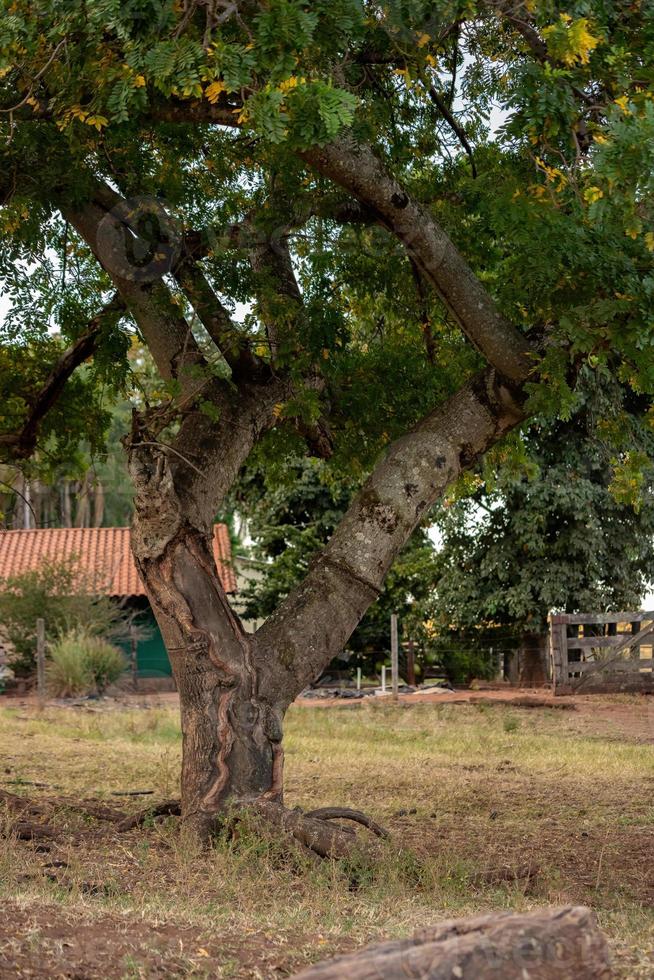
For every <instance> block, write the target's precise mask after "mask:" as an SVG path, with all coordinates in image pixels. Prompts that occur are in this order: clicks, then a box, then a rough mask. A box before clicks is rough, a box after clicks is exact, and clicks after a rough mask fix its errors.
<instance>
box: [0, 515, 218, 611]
mask: <svg viewBox="0 0 654 980" xmlns="http://www.w3.org/2000/svg"><path fill="white" fill-rule="evenodd" d="M213 553H214V558H215V559H216V565H217V567H218V574H219V575H220V580H221V582H222V584H223V587H224V589H225V591H226V592H236V576H235V574H234V569H233V567H232V561H231V559H232V554H231V544H230V539H229V531H228V529H227V527H226V525H225V524H215V525H214V529H213ZM73 556H75V557H76V558H77V560H78V562H79V565H80V567H81V569H82V570H83V571H84V572H85V573H86V574H89V575H92V576H93V577H94V579H95V578H96V577H97V581H98V588H99V590H100V591H102V592H105V593H106V594H107V595H112V596H128V595H129V596H133V595H138V596H140V595H145V589H144V588H143V583H142V582H141V578H140V576H139V573H138V570H137V568H136V565H135V563H134V558H133V557H132V551H131V548H130V529H129V528H128V527H84V528H79V527H63V528H37V529H36V530H30V531H0V579H5V578H8V577H9V576H10V575H20V574H22V573H23V572H27V571H32V570H33V569H35V568H38V567H39V565H40V564H41V563H42V562H43V561H44V560H45V559H48V560H50V561H61V560H62V559H65V558H71V557H73Z"/></svg>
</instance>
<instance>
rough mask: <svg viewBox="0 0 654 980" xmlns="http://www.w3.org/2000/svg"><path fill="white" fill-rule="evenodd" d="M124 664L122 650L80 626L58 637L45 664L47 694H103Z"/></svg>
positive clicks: (125, 665)
mask: <svg viewBox="0 0 654 980" xmlns="http://www.w3.org/2000/svg"><path fill="white" fill-rule="evenodd" d="M126 667H127V662H126V660H125V656H124V654H123V653H122V651H120V650H118V649H117V647H114V646H112V645H111V643H107V641H106V640H103V639H101V637H99V636H93V635H92V634H90V633H89V632H88V631H86V630H83V629H77V630H72V631H71V632H70V633H67V634H66V635H65V636H63V637H62V638H61V639H60V640H58V641H57V642H56V643H55V644H54V645H53V646H52V649H51V651H50V658H49V660H48V663H47V664H46V681H47V685H48V690H49V692H50V694H52V695H53V696H54V697H58V698H66V697H80V696H82V695H87V694H102V693H103V692H104V691H105V690H106V689H107V687H109V685H110V684H113V683H114V682H115V681H117V680H118V678H119V677H120V676H121V674H122V673H123V671H124V670H125V669H126Z"/></svg>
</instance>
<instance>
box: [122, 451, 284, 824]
mask: <svg viewBox="0 0 654 980" xmlns="http://www.w3.org/2000/svg"><path fill="white" fill-rule="evenodd" d="M132 470H133V475H134V474H135V471H136V480H135V484H136V487H137V493H136V498H135V516H134V523H133V528H132V548H133V552H134V556H135V559H136V562H137V565H138V567H139V570H140V572H141V575H142V578H143V581H144V583H145V586H146V589H147V592H148V595H149V597H150V601H151V603H152V606H153V610H154V612H155V615H156V618H157V621H158V624H159V627H160V629H161V632H162V635H163V639H164V642H165V644H166V649H167V651H168V655H169V657H170V662H171V666H172V670H173V674H174V676H175V681H176V683H177V687H178V690H179V696H180V707H181V722H182V736H183V753H182V786H181V789H182V816H183V818H184V820H185V822H186V823H187V824H188V825H190V826H191V827H192V828H193V829H195V830H197V831H198V833H199V834H200V835H202V836H206V835H207V833H208V832H209V831H210V829H211V825H212V824H213V822H214V821H215V818H216V816H217V814H219V813H220V812H221V811H223V810H224V809H225V808H226V807H227V806H228V804H231V803H252V802H254V801H256V800H269V801H281V796H282V760H283V754H282V748H281V739H282V729H281V721H282V717H281V714H278V713H276V712H275V711H274V710H273V709H272V708H271V707H270V705H269V704H267V703H266V701H265V699H264V698H263V697H262V692H261V691H260V689H259V672H258V671H257V669H256V666H255V664H254V660H253V653H254V645H255V640H254V637H252V636H251V635H249V634H247V633H246V632H245V631H244V629H243V627H242V625H241V623H240V621H239V619H238V617H237V616H236V615H235V613H234V612H233V611H232V610H231V608H230V606H229V603H228V601H227V598H226V595H225V592H224V589H223V586H222V584H221V581H220V578H219V576H218V572H217V569H216V564H215V561H214V557H213V548H212V541H213V527H212V524H211V523H210V522H209V521H208V522H207V524H206V525H205V527H204V528H198V527H197V526H193V522H192V521H191V520H190V519H189V516H188V514H187V513H185V511H188V510H189V509H191V508H186V507H185V505H184V502H183V501H181V500H180V499H179V498H178V497H177V496H176V494H175V493H174V491H173V490H172V486H171V482H170V480H169V479H167V465H166V464H165V463H164V462H163V461H162V460H161V459H159V465H158V466H155V468H154V469H152V468H151V467H150V466H147V467H132ZM144 475H145V476H146V479H145V480H144V479H143V476H144Z"/></svg>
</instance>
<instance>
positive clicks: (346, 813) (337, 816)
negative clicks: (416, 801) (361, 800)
mask: <svg viewBox="0 0 654 980" xmlns="http://www.w3.org/2000/svg"><path fill="white" fill-rule="evenodd" d="M304 816H305V817H313V818H315V819H316V820H352V821H354V823H360V824H361V826H362V827H367V829H368V830H369V831H370V832H371V833H373V834H374V835H375V836H376V837H381V838H383V840H388V839H389V838H390V834H389V833H388V831H387V830H386V828H385V827H381V826H380V825H379V824H378V823H375V821H374V820H373V819H372V818H371V817H369V816H368V815H367V814H366V813H363V811H361V810H351V809H350V807H347V806H323V807H321V808H320V809H318V810H309V811H308V812H307V813H305V814H304ZM342 829H343V830H345V829H346V828H345V827H343V828H342Z"/></svg>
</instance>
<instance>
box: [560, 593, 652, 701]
mask: <svg viewBox="0 0 654 980" xmlns="http://www.w3.org/2000/svg"><path fill="white" fill-rule="evenodd" d="M653 644H654V612H616V613H571V614H568V613H553V614H552V615H551V616H550V656H551V663H552V683H553V687H554V693H555V694H575V693H579V694H598V693H606V692H610V691H652V692H654V672H653V670H652V668H653V667H654V659H653V653H654V646H653Z"/></svg>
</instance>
